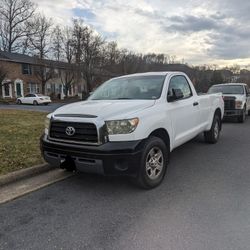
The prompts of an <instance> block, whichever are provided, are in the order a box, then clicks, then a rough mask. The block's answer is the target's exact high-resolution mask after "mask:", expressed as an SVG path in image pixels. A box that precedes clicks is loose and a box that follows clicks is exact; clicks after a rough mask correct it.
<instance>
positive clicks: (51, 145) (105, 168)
mask: <svg viewBox="0 0 250 250" xmlns="http://www.w3.org/2000/svg"><path fill="white" fill-rule="evenodd" d="M145 141H146V140H139V141H128V142H108V143H105V144H102V145H99V146H85V145H84V146H83V145H72V144H67V143H58V142H54V141H49V140H48V139H47V136H46V135H43V136H42V137H41V140H40V146H41V152H42V154H43V157H44V159H45V160H46V161H47V162H48V163H50V164H52V165H55V166H58V167H59V166H60V164H61V162H62V161H63V160H64V159H65V158H67V157H70V158H71V159H73V160H74V162H75V165H76V168H77V169H78V170H79V171H82V172H91V173H99V174H104V175H128V176H135V175H136V174H137V172H138V169H139V167H140V161H141V155H142V152H143V148H144V145H145Z"/></svg>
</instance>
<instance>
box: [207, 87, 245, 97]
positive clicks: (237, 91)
mask: <svg viewBox="0 0 250 250" xmlns="http://www.w3.org/2000/svg"><path fill="white" fill-rule="evenodd" d="M208 93H209V94H212V93H222V94H224V95H230V94H232V95H243V94H244V88H243V86H241V85H221V86H212V87H211V88H210V89H209V91H208Z"/></svg>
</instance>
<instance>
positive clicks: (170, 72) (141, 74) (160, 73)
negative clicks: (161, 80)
mask: <svg viewBox="0 0 250 250" xmlns="http://www.w3.org/2000/svg"><path fill="white" fill-rule="evenodd" d="M173 73H175V74H184V73H183V72H180V71H160V72H144V73H135V74H129V75H124V76H120V77H117V78H121V77H130V76H155V75H159V76H166V75H168V74H173Z"/></svg>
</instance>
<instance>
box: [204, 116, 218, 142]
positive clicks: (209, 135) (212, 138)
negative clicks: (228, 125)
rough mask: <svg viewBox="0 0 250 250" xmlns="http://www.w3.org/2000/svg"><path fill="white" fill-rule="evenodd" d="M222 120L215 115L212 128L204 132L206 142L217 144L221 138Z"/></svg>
mask: <svg viewBox="0 0 250 250" xmlns="http://www.w3.org/2000/svg"><path fill="white" fill-rule="evenodd" d="M220 131H221V118H220V115H218V114H215V115H214V119H213V123H212V127H211V129H210V130H209V131H206V132H204V138H205V142H207V143H210V144H215V143H217V142H218V140H219V138H220Z"/></svg>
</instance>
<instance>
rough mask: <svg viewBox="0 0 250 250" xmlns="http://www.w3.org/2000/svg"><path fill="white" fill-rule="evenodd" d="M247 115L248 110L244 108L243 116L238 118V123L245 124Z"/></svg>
mask: <svg viewBox="0 0 250 250" xmlns="http://www.w3.org/2000/svg"><path fill="white" fill-rule="evenodd" d="M246 113H247V111H246V108H244V109H243V112H242V114H241V115H240V116H239V117H238V122H239V123H244V122H245V120H246Z"/></svg>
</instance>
